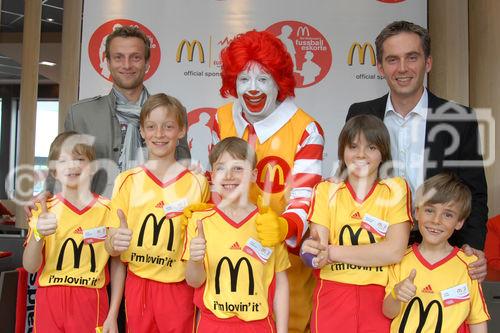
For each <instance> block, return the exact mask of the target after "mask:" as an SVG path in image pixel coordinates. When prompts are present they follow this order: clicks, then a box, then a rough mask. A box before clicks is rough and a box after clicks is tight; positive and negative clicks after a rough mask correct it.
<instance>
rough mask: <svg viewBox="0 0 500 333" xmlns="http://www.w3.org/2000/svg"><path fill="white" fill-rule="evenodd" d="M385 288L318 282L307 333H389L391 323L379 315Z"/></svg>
mask: <svg viewBox="0 0 500 333" xmlns="http://www.w3.org/2000/svg"><path fill="white" fill-rule="evenodd" d="M384 297H385V288H384V287H382V286H380V285H374V284H369V285H366V286H358V285H354V284H346V283H339V282H333V281H328V280H322V279H320V280H318V284H317V285H316V289H315V290H314V298H313V313H312V315H311V332H312V333H323V332H331V330H332V328H333V327H334V328H335V331H336V332H349V333H358V332H363V333H368V332H374V333H375V332H376V333H378V332H389V329H390V326H391V321H390V320H389V319H388V318H386V317H385V316H384V314H383V313H382V305H383V302H384Z"/></svg>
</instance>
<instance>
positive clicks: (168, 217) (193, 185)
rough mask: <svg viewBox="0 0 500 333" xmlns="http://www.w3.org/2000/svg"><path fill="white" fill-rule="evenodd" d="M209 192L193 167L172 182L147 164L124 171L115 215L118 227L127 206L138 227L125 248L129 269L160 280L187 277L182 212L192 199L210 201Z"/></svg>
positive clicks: (123, 256)
mask: <svg viewBox="0 0 500 333" xmlns="http://www.w3.org/2000/svg"><path fill="white" fill-rule="evenodd" d="M209 193H210V192H209V188H208V182H207V180H206V179H205V177H203V176H201V175H197V174H193V173H191V172H190V171H188V170H184V171H183V172H181V173H180V174H179V175H177V176H176V177H175V178H173V179H171V180H170V181H168V182H167V183H162V182H161V181H160V180H159V179H158V178H157V177H156V176H155V175H154V174H153V173H151V171H149V170H148V169H147V168H146V167H144V166H142V167H137V168H134V169H130V170H127V171H125V172H123V173H121V174H120V175H119V176H118V178H117V179H116V181H115V188H114V190H113V199H112V200H111V204H112V213H111V217H112V220H113V222H112V225H113V226H114V227H118V226H119V224H120V222H119V219H118V217H117V213H116V212H117V210H118V209H121V210H123V212H124V214H125V216H126V217H127V223H128V228H129V229H131V230H132V232H133V234H132V240H131V243H130V247H129V248H128V250H127V251H125V252H123V253H122V254H121V260H122V261H123V262H125V263H128V268H129V270H130V271H131V272H133V273H134V274H135V275H137V276H140V277H142V278H146V279H150V280H154V281H159V282H179V281H182V280H184V279H185V263H183V262H182V260H181V255H182V249H183V244H184V233H182V232H181V217H180V215H182V210H183V209H184V208H185V207H186V206H187V205H190V204H193V203H199V202H206V201H207V200H208V198H209Z"/></svg>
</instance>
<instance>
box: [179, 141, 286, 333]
mask: <svg viewBox="0 0 500 333" xmlns="http://www.w3.org/2000/svg"><path fill="white" fill-rule="evenodd" d="M209 158H210V164H211V166H212V182H213V184H214V186H215V190H216V192H217V193H219V194H220V196H221V197H222V201H221V202H220V203H219V204H218V205H217V206H216V207H214V208H210V209H205V210H201V211H196V212H193V214H192V216H191V218H190V219H189V224H188V229H187V231H188V232H187V239H186V245H185V253H184V254H183V259H184V260H188V264H187V269H186V281H187V282H188V284H189V285H191V286H193V287H195V288H196V291H195V303H196V305H197V306H198V308H199V309H200V320H199V323H198V326H197V332H203V333H211V332H217V333H232V332H239V333H250V332H262V333H270V332H276V331H277V332H280V333H286V332H288V298H289V296H288V279H287V276H286V272H285V270H286V269H287V268H288V267H289V266H290V262H289V260H288V253H287V250H286V248H285V245H284V243H281V244H278V245H276V246H274V247H263V246H262V245H261V244H260V243H259V236H258V232H257V226H256V220H257V217H258V216H269V215H268V214H272V213H271V212H270V211H269V210H268V208H266V209H264V208H261V209H260V211H258V209H257V207H256V206H255V205H253V204H251V203H250V202H249V200H248V193H249V188H250V183H251V182H252V181H255V177H256V169H255V160H256V156H255V152H254V151H253V149H251V147H250V146H249V145H248V143H247V142H246V141H244V140H242V139H240V138H237V137H229V138H226V139H224V140H222V141H221V142H219V143H218V144H217V145H215V146H214V148H213V149H212V151H211V153H210V157H209ZM266 214H267V215H266Z"/></svg>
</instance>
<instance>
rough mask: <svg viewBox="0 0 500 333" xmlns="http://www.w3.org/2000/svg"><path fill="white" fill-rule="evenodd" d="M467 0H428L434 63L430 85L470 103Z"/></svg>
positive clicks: (454, 97) (445, 95)
mask: <svg viewBox="0 0 500 333" xmlns="http://www.w3.org/2000/svg"><path fill="white" fill-rule="evenodd" d="M467 29H468V3H467V0H429V32H430V35H431V55H432V58H433V66H432V70H431V73H430V75H429V88H430V89H431V91H432V92H433V93H435V94H436V95H438V96H440V97H443V98H446V99H450V100H453V101H456V102H458V103H460V104H464V105H469V56H468V52H467V50H468V48H469V45H468V30H467Z"/></svg>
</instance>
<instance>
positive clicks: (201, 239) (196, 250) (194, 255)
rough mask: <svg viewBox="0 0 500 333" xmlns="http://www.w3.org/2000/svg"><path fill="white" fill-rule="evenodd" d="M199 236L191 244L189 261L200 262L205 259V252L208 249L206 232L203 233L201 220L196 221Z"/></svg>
mask: <svg viewBox="0 0 500 333" xmlns="http://www.w3.org/2000/svg"><path fill="white" fill-rule="evenodd" d="M196 225H197V229H198V235H197V236H196V237H194V238H193V239H191V243H190V244H189V254H190V258H189V260H192V261H195V262H199V261H202V260H203V259H204V258H205V251H206V248H207V241H206V239H205V232H204V231H203V222H202V221H201V220H198V221H196Z"/></svg>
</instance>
